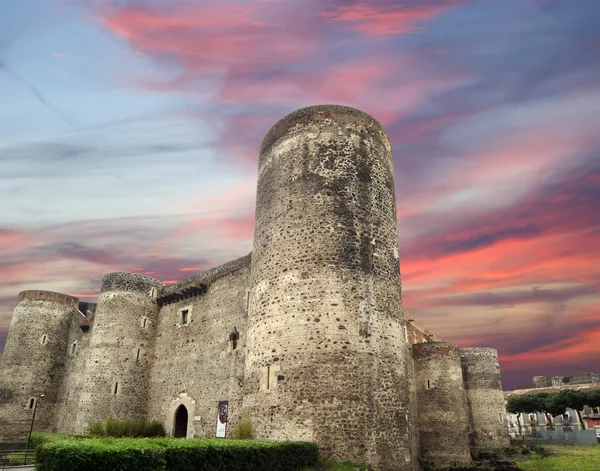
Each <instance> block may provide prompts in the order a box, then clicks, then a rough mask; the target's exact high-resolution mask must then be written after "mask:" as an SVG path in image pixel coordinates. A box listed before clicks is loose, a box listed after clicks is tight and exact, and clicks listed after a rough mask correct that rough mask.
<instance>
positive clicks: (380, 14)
mask: <svg viewBox="0 0 600 471" xmlns="http://www.w3.org/2000/svg"><path fill="white" fill-rule="evenodd" d="M378 3H379V4H376V2H368V3H355V4H353V5H340V6H337V7H335V8H333V9H332V10H328V11H326V12H323V13H321V14H320V15H321V16H323V17H325V18H327V19H330V20H334V21H342V22H346V23H350V24H351V25H352V28H353V29H355V30H357V31H360V32H363V33H368V34H374V35H387V34H401V33H410V32H413V31H415V30H416V29H417V28H416V27H415V24H417V23H422V22H424V21H427V20H430V19H432V18H435V17H436V16H438V15H440V14H442V13H444V12H445V11H446V10H448V9H450V8H453V7H455V6H457V5H461V4H463V3H464V0H438V1H434V2H426V3H425V2H422V3H417V2H414V3H411V4H402V3H399V2H394V3H391V4H387V5H386V4H384V2H381V1H380V2H378Z"/></svg>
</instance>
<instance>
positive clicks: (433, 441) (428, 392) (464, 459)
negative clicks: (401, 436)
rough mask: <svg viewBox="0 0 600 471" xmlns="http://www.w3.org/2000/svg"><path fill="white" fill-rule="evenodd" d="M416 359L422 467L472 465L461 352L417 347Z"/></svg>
mask: <svg viewBox="0 0 600 471" xmlns="http://www.w3.org/2000/svg"><path fill="white" fill-rule="evenodd" d="M413 358H414V362H415V384H416V389H417V411H418V419H417V420H418V425H417V427H418V429H419V444H420V459H421V462H422V464H423V465H424V466H426V467H427V468H434V467H435V468H438V467H439V468H442V467H449V466H452V465H460V464H466V463H470V462H471V453H470V451H469V416H468V412H467V398H466V394H465V390H464V388H463V376H462V368H461V359H460V354H459V348H458V347H457V346H456V345H452V344H451V343H446V342H432V343H417V344H415V345H413Z"/></svg>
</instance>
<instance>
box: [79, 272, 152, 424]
mask: <svg viewBox="0 0 600 471" xmlns="http://www.w3.org/2000/svg"><path fill="white" fill-rule="evenodd" d="M161 289H162V283H161V282H160V281H158V280H155V279H153V278H150V277H148V276H144V275H138V274H133V273H110V274H108V275H106V276H104V278H103V279H102V287H101V289H100V296H99V298H98V306H97V308H96V314H95V318H94V325H93V327H92V331H91V338H90V344H89V347H88V352H87V365H86V369H85V375H86V379H85V382H84V385H83V388H82V394H81V399H80V402H79V411H78V415H77V430H78V432H80V433H83V432H84V431H85V429H86V428H87V426H88V422H89V421H102V420H104V419H106V418H107V417H113V418H115V419H119V420H132V419H136V418H144V417H145V416H146V410H147V400H148V385H149V374H150V366H151V359H152V354H153V348H154V336H155V328H156V325H157V322H158V310H159V309H158V305H157V302H156V298H157V295H158V292H159V290H161Z"/></svg>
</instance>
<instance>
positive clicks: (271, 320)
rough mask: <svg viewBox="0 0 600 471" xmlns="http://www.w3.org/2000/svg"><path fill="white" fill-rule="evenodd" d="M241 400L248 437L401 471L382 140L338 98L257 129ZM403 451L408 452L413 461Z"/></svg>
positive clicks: (405, 430)
mask: <svg viewBox="0 0 600 471" xmlns="http://www.w3.org/2000/svg"><path fill="white" fill-rule="evenodd" d="M255 217H256V219H255V233H254V249H253V252H252V288H251V292H250V295H249V309H248V334H247V335H248V338H247V345H248V347H247V348H248V350H247V356H246V379H245V381H246V382H245V397H244V405H245V407H247V408H248V409H249V411H250V414H251V419H252V421H253V423H254V425H255V429H256V436H257V438H262V439H276V440H286V439H290V440H314V441H316V442H318V443H319V445H320V447H321V450H322V452H323V453H324V455H325V456H327V457H329V458H334V459H342V458H343V459H351V460H353V461H354V462H359V463H360V462H364V463H370V464H372V465H373V466H374V467H376V468H377V469H385V470H387V471H394V470H409V469H413V459H412V458H413V457H412V456H411V452H410V450H411V444H410V435H411V432H412V430H411V425H410V414H409V397H408V395H409V387H408V384H409V379H410V377H409V374H410V371H412V364H411V363H409V362H411V361H412V360H411V354H410V350H409V347H408V346H407V343H406V341H405V339H404V335H403V318H402V314H401V312H402V308H401V292H400V273H399V263H398V239H397V227H396V204H395V195H394V177H393V162H392V154H391V145H390V142H389V139H388V137H387V135H386V133H385V131H384V129H383V128H382V126H381V125H380V124H379V123H378V122H377V121H375V120H374V119H373V118H372V117H370V116H369V115H367V114H365V113H363V112H361V111H358V110H355V109H352V108H347V107H344V106H336V105H322V106H312V107H308V108H303V109H300V110H298V111H295V112H293V113H291V114H289V115H288V116H286V117H284V118H283V119H281V120H280V121H279V122H277V123H276V124H275V125H274V126H273V127H272V128H271V130H270V131H269V132H268V133H267V134H266V136H265V138H264V139H263V142H262V146H261V150H260V157H259V169H258V189H257V202H256V216H255ZM415 461H416V460H415Z"/></svg>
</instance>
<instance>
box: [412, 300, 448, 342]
mask: <svg viewBox="0 0 600 471" xmlns="http://www.w3.org/2000/svg"><path fill="white" fill-rule="evenodd" d="M403 315H404V328H405V330H406V341H407V342H408V344H409V345H414V344H415V343H423V342H441V341H442V339H441V338H440V337H439V336H438V335H437V334H436V333H435V332H433V331H432V330H431V329H429V328H428V327H426V326H425V325H423V324H421V323H420V322H419V321H418V320H417V319H415V318H414V317H413V315H412V314H410V313H409V312H408V311H407V310H406V309H405V308H403Z"/></svg>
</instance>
